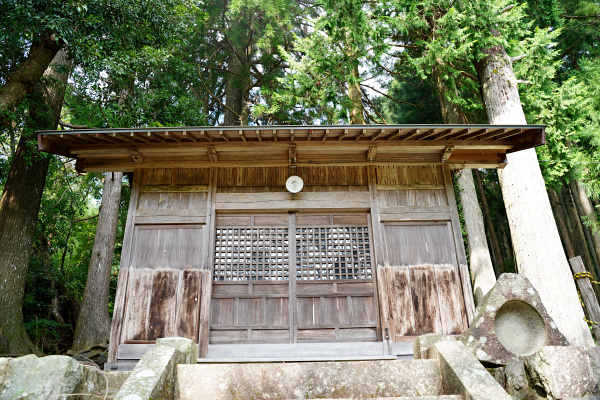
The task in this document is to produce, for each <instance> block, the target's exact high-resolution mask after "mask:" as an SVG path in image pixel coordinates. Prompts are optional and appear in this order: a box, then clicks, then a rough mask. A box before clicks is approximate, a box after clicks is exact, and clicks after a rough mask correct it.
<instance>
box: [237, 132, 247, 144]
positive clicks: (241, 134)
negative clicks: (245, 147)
mask: <svg viewBox="0 0 600 400" xmlns="http://www.w3.org/2000/svg"><path fill="white" fill-rule="evenodd" d="M238 133H239V134H240V137H241V138H242V140H243V141H244V142H245V141H246V136H244V131H243V130H241V129H240V130H239V131H238Z"/></svg>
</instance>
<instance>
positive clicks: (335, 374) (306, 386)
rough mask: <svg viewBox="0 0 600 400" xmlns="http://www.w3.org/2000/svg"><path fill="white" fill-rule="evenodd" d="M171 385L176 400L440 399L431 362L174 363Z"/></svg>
mask: <svg viewBox="0 0 600 400" xmlns="http://www.w3.org/2000/svg"><path fill="white" fill-rule="evenodd" d="M177 382H178V386H179V394H180V398H181V400H208V399H211V400H220V399H222V400H233V399H250V398H255V399H260V398H278V399H314V398H337V399H339V398H353V399H357V398H370V399H372V398H386V397H396V398H397V397H402V398H410V397H417V398H419V399H421V400H423V399H428V397H426V396H429V398H430V399H435V398H439V397H436V396H440V395H442V394H445V393H444V389H443V384H442V379H441V376H440V372H439V364H438V361H437V360H411V361H400V360H394V361H389V360H385V361H381V360H378V361H348V362H302V363H240V364H196V365H189V364H187V365H182V364H180V365H178V367H177ZM419 396H421V397H419ZM432 396H433V397H432ZM459 398H460V397H446V398H444V397H441V399H444V400H451V399H452V400H455V399H459Z"/></svg>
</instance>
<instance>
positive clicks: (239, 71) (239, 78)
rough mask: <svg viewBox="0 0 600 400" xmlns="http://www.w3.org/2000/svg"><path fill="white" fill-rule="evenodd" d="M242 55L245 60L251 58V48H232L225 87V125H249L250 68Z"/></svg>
mask: <svg viewBox="0 0 600 400" xmlns="http://www.w3.org/2000/svg"><path fill="white" fill-rule="evenodd" d="M236 53H237V55H236ZM240 55H243V56H244V57H245V60H246V61H248V60H249V59H250V49H249V48H241V47H235V48H232V49H231V57H230V58H229V65H228V67H227V70H228V71H229V77H228V78H227V87H226V88H225V105H226V107H225V117H224V120H223V124H224V125H225V126H233V125H248V116H249V114H250V107H249V105H248V100H249V98H250V97H249V96H250V93H249V91H248V90H249V89H250V85H251V83H250V75H249V71H248V68H247V67H246V66H245V65H244V61H242V60H241V59H240Z"/></svg>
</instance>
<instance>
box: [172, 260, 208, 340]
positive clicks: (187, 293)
mask: <svg viewBox="0 0 600 400" xmlns="http://www.w3.org/2000/svg"><path fill="white" fill-rule="evenodd" d="M180 276H181V282H180V285H179V286H180V288H181V289H180V290H179V297H178V300H177V323H176V326H177V336H181V337H185V338H188V339H191V340H193V341H194V342H197V341H198V329H199V324H200V322H199V319H200V301H201V284H202V276H201V272H200V271H197V270H186V271H182V272H181V275H180Z"/></svg>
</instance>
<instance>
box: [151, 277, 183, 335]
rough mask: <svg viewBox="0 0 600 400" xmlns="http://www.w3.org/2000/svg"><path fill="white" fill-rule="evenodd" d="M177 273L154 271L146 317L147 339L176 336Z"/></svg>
mask: <svg viewBox="0 0 600 400" xmlns="http://www.w3.org/2000/svg"><path fill="white" fill-rule="evenodd" d="M178 283H179V271H173V270H166V271H156V272H155V273H154V276H153V278H152V294H151V297H150V310H149V316H148V334H147V339H149V340H154V339H158V338H162V337H172V336H175V335H176V334H177V332H176V322H177V317H176V313H177V286H178Z"/></svg>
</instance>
